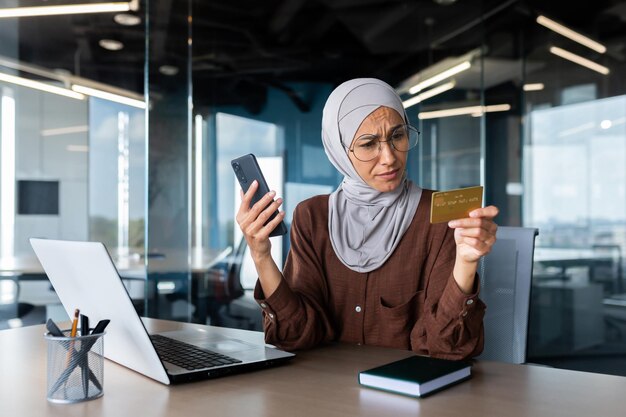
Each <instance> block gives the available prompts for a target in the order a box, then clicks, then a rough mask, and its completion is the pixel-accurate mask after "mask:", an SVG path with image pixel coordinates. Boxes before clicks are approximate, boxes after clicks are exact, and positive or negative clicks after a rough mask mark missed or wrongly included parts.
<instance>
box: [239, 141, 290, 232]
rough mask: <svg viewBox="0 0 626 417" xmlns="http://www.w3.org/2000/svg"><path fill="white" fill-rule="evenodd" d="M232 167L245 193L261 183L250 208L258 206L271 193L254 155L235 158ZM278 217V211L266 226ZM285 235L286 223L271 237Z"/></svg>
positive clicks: (279, 226) (280, 224) (281, 223)
mask: <svg viewBox="0 0 626 417" xmlns="http://www.w3.org/2000/svg"><path fill="white" fill-rule="evenodd" d="M230 165H231V166H232V167H233V171H235V176H237V180H238V181H239V185H241V189H242V190H243V192H244V193H245V192H247V191H248V188H250V184H252V182H253V181H254V180H257V182H258V183H259V188H257V190H256V193H254V196H252V202H251V203H250V206H253V205H254V204H256V202H257V201H259V200H260V199H261V198H262V197H263V196H264V195H265V194H267V193H269V192H270V189H269V187H268V186H267V182H266V181H265V177H263V173H262V172H261V167H259V163H258V162H257V160H256V157H255V156H254V155H253V154H251V153H249V154H248V155H244V156H240V157H239V158H235V159H233V160H232V161H230ZM276 216H278V210H276V211H275V212H274V213H272V215H271V216H270V218H269V219H268V220H267V222H265V224H267V223H269V222H270V221H271V220H272V219H273V218H274V217H276ZM285 233H287V226H285V222H280V223H279V224H278V226H276V228H275V229H274V230H272V232H271V233H270V236H282V235H284V234H285Z"/></svg>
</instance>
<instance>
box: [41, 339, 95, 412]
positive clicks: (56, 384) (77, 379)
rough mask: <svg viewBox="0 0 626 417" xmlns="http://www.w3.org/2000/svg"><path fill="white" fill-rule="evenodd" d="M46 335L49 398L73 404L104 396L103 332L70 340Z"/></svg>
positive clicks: (49, 399) (56, 401) (52, 400)
mask: <svg viewBox="0 0 626 417" xmlns="http://www.w3.org/2000/svg"><path fill="white" fill-rule="evenodd" d="M63 333H64V334H65V336H66V337H55V336H52V335H51V334H50V333H46V335H45V338H46V341H47V344H48V363H47V366H46V368H47V373H48V386H47V387H48V389H47V399H48V401H51V402H54V403H62V404H70V403H77V402H81V401H87V400H93V399H95V398H99V397H101V396H102V394H103V383H104V379H103V377H104V356H103V352H104V342H103V336H104V334H105V333H104V332H103V333H99V334H93V335H86V336H82V335H81V336H76V337H69V333H70V331H69V330H65V331H63Z"/></svg>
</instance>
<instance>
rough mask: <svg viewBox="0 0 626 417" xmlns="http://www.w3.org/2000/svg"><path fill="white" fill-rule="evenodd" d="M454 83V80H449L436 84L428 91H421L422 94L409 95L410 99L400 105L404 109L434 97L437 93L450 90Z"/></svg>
mask: <svg viewBox="0 0 626 417" xmlns="http://www.w3.org/2000/svg"><path fill="white" fill-rule="evenodd" d="M455 85H456V82H455V81H450V82H447V83H445V84H441V85H438V86H437V87H435V88H432V89H430V90H428V91H425V92H423V93H422V94H418V95H416V96H415V97H411V98H410V99H408V100H406V101H403V102H402V105H403V106H404V108H405V109H406V108H408V107H411V106H413V105H415V104H417V103H421V102H422V101H424V100H427V99H429V98H431V97H434V96H436V95H437V94H441V93H443V92H445V91H448V90H451V89H453V88H454V86H455Z"/></svg>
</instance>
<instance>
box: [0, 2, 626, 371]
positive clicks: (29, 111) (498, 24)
mask: <svg viewBox="0 0 626 417" xmlns="http://www.w3.org/2000/svg"><path fill="white" fill-rule="evenodd" d="M69 3H78V1H74V2H72V1H69V0H67V1H47V2H42V1H36V0H23V1H18V0H7V1H4V2H3V3H2V6H1V7H0V13H2V11H3V9H6V10H8V9H9V8H11V7H27V6H41V5H58V4H69ZM81 3H86V2H81ZM87 3H88V2H87ZM131 3H134V2H131ZM575 3H576V4H574V3H572V2H561V1H557V2H540V1H521V0H520V1H514V0H510V1H488V0H484V1H469V0H457V1H454V0H413V1H408V0H405V1H402V0H397V1H396V0H386V1H385V0H380V1H376V0H368V1H362V0H360V1H357V0H338V1H331V0H309V1H304V0H275V1H266V2H254V1H249V0H234V1H229V2H224V1H192V0H177V1H171V0H170V1H166V0H158V1H157V0H155V1H151V0H148V1H142V2H139V3H138V4H137V5H136V6H138V7H135V8H136V10H130V11H126V12H105V13H90V14H72V15H69V14H64V15H59V16H37V17H1V18H0V93H1V107H0V129H1V130H0V132H1V138H0V232H1V238H0V266H2V267H3V269H2V270H3V272H2V274H3V275H2V276H0V314H1V316H0V326H2V327H3V328H7V327H13V326H22V325H28V324H35V323H40V322H41V321H43V320H44V319H45V318H46V317H47V316H54V317H57V316H58V315H60V314H62V312H60V310H62V309H60V308H59V307H58V299H56V296H55V294H54V291H53V290H52V289H51V288H50V287H49V283H47V282H46V281H45V279H39V278H41V277H39V278H38V277H37V275H38V274H36V273H32V271H27V270H24V271H20V269H19V268H17V267H12V266H14V265H19V264H20V262H21V260H22V259H27V258H29V257H32V251H31V249H30V246H29V243H28V238H29V237H33V236H37V237H48V238H60V239H75V240H100V241H103V242H105V243H106V244H107V246H108V248H109V249H110V250H111V251H112V252H114V253H115V254H116V255H117V256H122V257H127V258H129V259H133V260H136V261H137V263H138V264H139V265H140V266H142V267H143V271H140V272H139V274H136V273H133V274H130V275H129V276H125V282H126V284H127V286H128V288H129V292H130V293H131V295H132V296H133V298H134V299H135V300H136V302H137V303H136V305H137V308H138V310H140V311H141V312H142V314H144V315H147V316H151V317H157V318H168V319H176V320H181V321H201V322H211V323H212V324H216V323H217V324H223V325H231V326H238V327H245V328H257V329H258V325H259V317H260V313H259V311H258V309H256V307H255V304H254V302H253V301H251V296H250V291H249V290H250V288H251V287H252V286H253V285H254V280H255V278H256V277H255V276H254V270H253V267H252V266H251V264H250V262H249V261H244V262H243V265H242V267H241V270H240V271H238V272H239V274H238V277H239V278H240V279H241V283H242V285H243V287H244V289H247V291H245V294H244V295H243V296H240V297H239V296H238V297H237V298H236V299H235V300H232V299H231V298H232V297H228V296H216V295H215V293H211V292H210V291H208V292H207V291H202V290H201V289H199V288H198V285H199V284H198V283H197V275H198V271H194V270H193V269H192V268H191V266H190V263H189V258H190V257H191V256H192V255H193V254H194V252H197V251H202V250H204V249H207V250H214V251H218V252H220V251H222V250H223V249H226V248H229V247H230V248H232V251H231V255H230V257H227V258H224V259H222V262H220V263H218V264H217V265H214V266H212V267H211V268H210V271H206V274H204V273H201V275H202V279H205V278H206V276H205V275H208V276H215V275H217V276H218V277H219V276H221V277H227V276H228V271H227V269H228V268H229V263H231V262H230V261H231V260H233V257H235V255H236V254H237V250H236V249H237V248H238V247H239V246H240V245H239V243H240V239H241V238H240V234H238V233H237V230H236V225H235V223H234V215H235V212H236V208H237V204H238V203H237V198H238V193H237V190H238V186H237V184H236V182H235V177H234V175H233V174H232V171H231V168H230V160H231V159H232V158H234V157H236V156H239V155H242V154H245V153H255V154H256V155H257V157H259V158H260V159H261V160H262V163H263V168H264V171H265V173H266V176H267V177H268V180H269V182H270V184H271V185H272V187H273V188H276V189H277V190H278V191H279V194H281V195H283V196H284V198H285V205H284V209H285V210H286V212H287V222H288V223H289V221H290V219H291V217H290V216H291V212H292V211H293V209H294V207H295V205H296V204H297V203H298V202H299V201H301V200H303V199H305V198H307V197H309V196H311V195H315V194H320V193H328V192H330V191H332V190H333V189H334V188H335V187H336V186H337V184H338V183H339V181H340V180H341V178H340V177H339V176H338V174H337V173H336V171H335V170H334V168H333V167H332V166H331V165H330V163H329V162H328V160H327V158H326V156H325V154H324V151H323V148H322V144H321V140H320V122H321V111H322V108H323V105H324V102H325V99H326V97H327V96H328V94H329V93H330V91H331V90H332V89H333V88H334V86H336V85H337V84H339V83H341V82H342V81H344V80H346V79H349V78H354V77H369V76H371V77H377V78H381V79H384V80H385V81H387V82H389V83H390V84H391V85H392V86H394V87H395V88H397V89H398V91H399V92H400V93H401V94H402V97H403V98H404V99H406V100H410V99H413V100H412V101H413V102H416V103H414V104H412V105H410V106H409V107H407V114H408V116H409V119H410V121H411V123H412V124H414V125H415V126H416V127H417V128H418V129H419V130H420V131H421V137H420V143H419V145H418V148H417V149H415V150H414V151H412V153H411V154H410V156H409V164H408V170H409V176H410V177H411V179H412V180H414V181H416V182H417V183H418V184H419V185H421V186H422V187H424V188H433V189H442V190H444V189H451V188H458V187H463V186H469V185H476V184H483V185H484V186H485V189H486V202H487V203H488V204H495V205H497V206H498V207H499V208H500V209H501V214H500V215H499V216H498V219H497V221H498V223H499V224H501V225H508V226H518V225H523V226H531V227H537V228H538V229H539V236H538V239H537V245H538V247H537V250H536V252H535V266H534V276H533V285H532V297H531V306H530V314H531V318H530V324H529V339H528V360H529V361H530V362H536V363H545V364H549V365H553V366H557V367H564V368H569V369H581V370H588V371H594V372H603V373H614V374H619V375H626V333H625V332H626V288H625V287H626V285H625V282H624V276H623V274H624V273H623V270H624V258H625V255H626V228H625V226H626V130H625V126H626V124H625V122H626V99H625V96H624V94H625V93H626V77H625V76H624V74H625V73H626V72H625V71H624V70H625V60H626V56H625V55H624V54H625V53H626V52H625V49H624V48H625V46H626V29H624V27H625V23H626V2H622V1H596V2H575ZM578 3H579V4H578ZM132 6H135V4H132ZM0 16H1V14H0ZM555 22H556V23H557V25H555V24H554V23H555ZM559 24H560V25H559ZM564 27H565V31H564V29H563V28H564ZM567 29H569V30H570V31H575V32H576V33H577V34H579V35H584V38H581V37H580V36H579V37H576V36H575V35H576V34H574V35H572V34H571V32H567V31H566V30H567ZM559 32H560V33H559ZM563 33H565V34H567V36H564V35H563ZM585 39H587V40H592V41H595V42H588V41H587V40H585ZM581 42H582V43H581ZM583 43H584V44H583ZM441 74H444V75H441ZM420 83H422V84H421V85H420ZM415 85H419V88H415V89H411V87H414V86H415ZM410 90H411V91H410ZM415 90H418V91H415ZM417 101H419V102H417ZM288 247H289V241H288V238H284V239H276V240H275V243H274V248H275V253H274V256H275V257H276V259H277V262H278V263H279V264H280V263H282V261H283V260H284V257H285V254H286V252H287V250H288ZM170 253H176V254H177V255H176V256H169V258H168V259H170V260H171V261H172V262H171V263H170V265H169V271H168V272H167V273H163V271H162V270H161V269H159V268H157V267H156V266H155V265H156V263H157V262H159V261H160V260H161V259H162V258H163V257H164V256H166V255H167V254H170ZM244 255H245V251H244ZM244 258H245V256H244ZM231 266H232V265H231ZM140 269H141V268H140ZM220 274H222V275H220ZM39 275H40V274H39ZM138 276H139V278H140V279H137V277H138ZM152 284H154V285H152ZM236 295H239V294H238V293H237V294H236ZM198 297H204V298H206V299H205V300H204V301H205V302H206V303H207V304H208V306H205V307H204V308H206V309H208V310H209V314H207V316H208V318H207V317H206V316H205V315H204V314H202V315H199V314H198V311H199V309H200V307H199V305H198V302H197V298H198Z"/></svg>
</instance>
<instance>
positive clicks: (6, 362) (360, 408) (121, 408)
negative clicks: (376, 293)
mask: <svg viewBox="0 0 626 417" xmlns="http://www.w3.org/2000/svg"><path fill="white" fill-rule="evenodd" d="M146 323H147V326H148V327H149V328H151V329H152V330H154V331H158V330H174V329H182V328H189V327H198V326H200V325H194V324H188V323H176V322H167V321H160V320H146ZM226 331H228V332H232V334H234V335H237V336H238V337H240V338H246V339H257V340H261V339H262V334H260V333H255V332H247V331H242V330H226ZM43 333H44V328H43V326H33V327H29V328H21V329H13V330H2V331H0V352H1V353H2V354H1V355H0V415H2V416H64V417H65V416H69V417H71V416H90V417H97V416H111V417H120V416H133V417H136V416H204V415H207V416H208V415H213V416H341V417H344V416H383V415H385V416H397V417H400V416H412V417H414V416H419V415H421V416H455V417H456V416H463V417H471V416H480V417H484V416H507V417H515V416H563V417H576V416H584V417H589V416H617V415H623V409H624V399H623V395H624V392H626V378H622V377H616V376H610V375H600V374H591V373H584V372H576V371H566V370H559V369H553V368H545V367H538V366H531V365H510V364H502V363H495V362H478V363H477V364H476V365H475V366H474V367H473V371H472V372H473V378H472V379H471V380H469V381H467V382H463V383H461V384H459V385H457V386H454V387H451V388H449V389H447V390H445V391H441V392H439V393H436V394H434V395H432V396H431V397H426V398H422V399H413V398H408V397H403V396H400V395H396V394H391V393H386V392H382V391H377V390H373V389H368V388H363V387H360V386H359V385H358V383H357V373H358V372H359V371H360V370H363V369H367V368H370V367H373V366H376V365H380V364H383V363H386V362H389V361H392V360H396V359H400V358H403V357H406V356H407V355H409V354H410V352H406V351H399V350H392V349H383V348H375V347H370V346H354V345H345V344H338V345H333V346H329V347H323V348H318V349H314V350H311V351H306V352H300V353H298V355H297V356H296V358H295V359H294V360H293V361H291V362H290V363H289V364H287V365H284V366H280V367H277V368H271V369H265V370H261V371H256V372H251V373H246V374H240V375H232V376H227V377H223V378H218V379H213V380H207V381H202V382H195V383H190V384H183V385H177V386H171V387H168V386H165V385H161V384H159V383H158V382H154V381H152V380H150V379H148V378H145V377H143V376H142V375H139V374H137V373H135V372H132V371H130V370H128V369H126V368H124V367H121V366H119V365H117V364H115V363H112V362H110V361H105V369H104V396H103V397H102V398H100V399H97V400H93V401H88V402H84V403H79V404H72V405H59V404H51V403H49V402H48V401H47V400H46V392H45V390H46V346H45V343H44V338H43ZM105 347H106V338H105Z"/></svg>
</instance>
